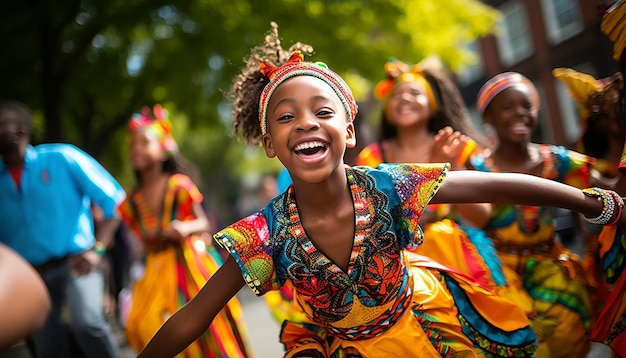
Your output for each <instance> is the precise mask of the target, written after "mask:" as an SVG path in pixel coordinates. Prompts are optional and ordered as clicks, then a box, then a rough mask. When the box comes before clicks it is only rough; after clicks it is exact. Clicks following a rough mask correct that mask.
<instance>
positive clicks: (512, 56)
mask: <svg viewBox="0 0 626 358" xmlns="http://www.w3.org/2000/svg"><path fill="white" fill-rule="evenodd" d="M499 10H500V12H501V13H502V15H503V19H502V21H501V22H500V24H499V27H498V30H499V36H498V48H499V49H500V58H501V60H502V64H503V65H504V66H505V67H509V66H512V65H514V64H516V63H518V62H520V61H522V60H525V59H526V58H528V57H530V55H531V54H532V52H533V48H532V44H531V40H530V32H529V30H530V29H529V26H528V21H527V16H526V9H525V8H524V3H523V2H522V1H511V2H508V3H506V4H504V5H503V6H502V7H500V8H499Z"/></svg>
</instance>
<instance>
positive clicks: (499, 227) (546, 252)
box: [471, 145, 593, 357]
mask: <svg viewBox="0 0 626 358" xmlns="http://www.w3.org/2000/svg"><path fill="white" fill-rule="evenodd" d="M539 153H540V155H541V157H542V159H543V169H542V170H543V172H542V174H541V176H542V177H544V178H547V179H552V180H556V181H559V182H563V183H566V184H569V185H573V186H576V187H579V188H582V187H587V186H589V182H588V180H589V168H590V167H589V166H590V164H591V163H592V162H593V160H592V159H591V158H589V157H586V156H584V155H582V154H578V153H575V152H571V151H569V150H567V149H565V148H563V147H558V146H552V145H539ZM471 163H472V165H473V167H474V168H476V169H477V170H481V171H486V172H498V171H499V170H498V168H497V167H496V166H495V164H494V163H493V160H492V159H491V158H490V157H485V156H482V155H478V156H475V157H473V158H472V159H471ZM486 231H487V233H488V235H489V236H490V237H491V238H492V239H493V241H494V243H495V246H496V250H497V251H498V255H499V256H500V259H501V260H502V262H503V263H504V267H503V269H504V273H505V278H506V286H502V287H499V288H498V289H499V290H500V291H499V292H498V294H499V295H504V296H507V297H509V298H510V299H511V300H513V301H514V302H516V303H517V304H518V305H519V306H520V307H522V308H523V309H524V311H525V312H526V313H527V314H528V316H529V317H530V318H531V324H532V326H533V329H534V330H535V332H536V333H537V336H538V338H539V342H540V345H539V347H538V350H537V356H538V357H542V356H547V357H584V356H586V352H588V351H589V349H590V332H591V328H592V325H593V319H592V308H591V298H590V293H589V286H588V282H587V275H586V273H585V272H584V270H583V268H582V264H581V261H580V259H579V258H578V256H577V255H575V254H573V253H572V252H570V251H568V250H567V249H565V247H563V245H562V244H561V243H560V242H559V240H558V239H557V238H556V237H555V226H554V218H553V216H552V210H551V209H550V208H546V207H535V206H513V205H494V206H493V211H492V217H491V219H490V221H489V223H488V225H487V228H486Z"/></svg>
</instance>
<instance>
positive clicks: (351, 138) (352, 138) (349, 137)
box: [346, 122, 356, 148]
mask: <svg viewBox="0 0 626 358" xmlns="http://www.w3.org/2000/svg"><path fill="white" fill-rule="evenodd" d="M346 147H347V148H354V147H356V130H355V129H354V122H348V124H346Z"/></svg>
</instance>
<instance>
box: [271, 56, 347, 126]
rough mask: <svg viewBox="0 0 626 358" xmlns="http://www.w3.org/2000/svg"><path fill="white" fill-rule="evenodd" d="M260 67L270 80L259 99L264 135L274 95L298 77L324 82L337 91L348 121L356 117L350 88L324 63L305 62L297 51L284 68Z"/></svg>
mask: <svg viewBox="0 0 626 358" xmlns="http://www.w3.org/2000/svg"><path fill="white" fill-rule="evenodd" d="M259 66H260V68H261V73H263V75H264V76H265V77H267V78H268V79H269V80H270V82H269V83H268V84H267V85H266V86H265V88H263V92H261V97H260V99H259V123H260V125H261V133H262V134H265V133H267V105H268V104H269V101H270V98H271V97H272V94H273V93H274V91H275V90H276V88H278V86H280V85H281V84H282V83H283V82H285V81H286V80H288V79H290V78H293V77H296V76H312V77H316V78H319V79H320V80H322V81H324V82H325V83H326V84H327V85H329V86H330V88H332V89H333V90H334V91H335V93H336V94H337V96H338V97H339V100H341V103H342V104H343V107H344V109H345V110H346V114H347V116H348V119H349V120H350V121H353V120H354V118H355V117H356V113H357V104H356V100H355V99H354V96H353V95H352V91H351V90H350V87H348V85H347V84H346V82H345V81H344V80H343V79H342V78H341V77H340V76H339V75H338V74H336V73H335V72H333V71H331V70H330V69H329V68H328V66H326V64H324V63H322V62H315V63H313V62H304V55H303V54H302V52H300V51H295V52H294V53H293V54H292V55H291V57H290V58H289V60H288V61H287V62H286V63H285V64H283V65H282V66H278V67H276V66H274V65H272V64H270V63H269V62H265V61H263V62H261V63H260V64H259Z"/></svg>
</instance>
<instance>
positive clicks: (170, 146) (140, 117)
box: [128, 104, 178, 156]
mask: <svg viewBox="0 0 626 358" xmlns="http://www.w3.org/2000/svg"><path fill="white" fill-rule="evenodd" d="M137 130H146V131H150V132H152V133H154V135H155V136H156V137H157V139H158V140H159V143H160V144H161V148H163V151H165V153H167V155H168V156H171V155H172V154H173V153H174V152H176V151H177V150H178V145H177V144H176V141H175V140H174V137H172V122H170V120H169V113H168V112H167V110H166V109H165V108H163V106H161V105H160V104H157V105H155V106H154V108H153V109H152V111H151V110H150V107H148V106H145V107H143V108H142V109H141V112H140V113H135V114H133V116H132V117H131V119H130V122H128V131H129V132H130V133H132V132H135V131H137Z"/></svg>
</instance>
